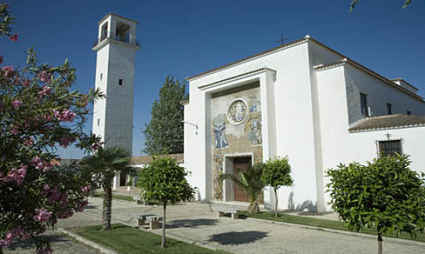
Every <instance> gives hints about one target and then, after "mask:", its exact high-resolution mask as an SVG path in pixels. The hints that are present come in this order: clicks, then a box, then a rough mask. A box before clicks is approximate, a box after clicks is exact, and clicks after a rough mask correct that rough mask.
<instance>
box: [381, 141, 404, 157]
mask: <svg viewBox="0 0 425 254" xmlns="http://www.w3.org/2000/svg"><path fill="white" fill-rule="evenodd" d="M395 154H401V140H386V141H379V156H381V157H382V156H393V155H395Z"/></svg>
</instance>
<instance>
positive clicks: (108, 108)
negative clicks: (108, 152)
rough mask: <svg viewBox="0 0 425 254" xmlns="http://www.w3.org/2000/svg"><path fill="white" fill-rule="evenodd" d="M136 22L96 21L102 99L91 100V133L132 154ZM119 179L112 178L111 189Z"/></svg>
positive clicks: (108, 17)
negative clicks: (92, 105)
mask: <svg viewBox="0 0 425 254" xmlns="http://www.w3.org/2000/svg"><path fill="white" fill-rule="evenodd" d="M138 49H139V46H138V44H137V42H136V22H135V21H133V20H130V19H127V18H124V17H121V16H118V15H115V14H108V15H106V16H105V17H104V18H103V19H101V21H99V32H98V39H97V42H96V44H95V46H94V47H93V50H94V51H96V53H97V57H96V81H95V87H96V89H100V91H102V93H103V94H104V95H105V97H104V98H102V99H99V100H97V101H95V103H94V108H93V125H92V132H93V134H96V135H98V136H100V137H101V138H102V141H103V142H104V146H108V147H111V146H119V147H122V148H123V149H125V150H126V151H128V152H129V154H131V153H132V140H133V136H132V133H133V131H132V129H133V104H134V58H135V54H136V51H137V50H138ZM119 182H120V178H119V176H116V177H115V179H114V184H113V187H114V189H115V188H116V187H117V186H119Z"/></svg>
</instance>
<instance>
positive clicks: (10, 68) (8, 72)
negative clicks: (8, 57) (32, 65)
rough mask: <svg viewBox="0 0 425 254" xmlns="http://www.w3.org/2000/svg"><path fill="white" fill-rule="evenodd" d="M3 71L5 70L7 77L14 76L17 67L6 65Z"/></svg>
mask: <svg viewBox="0 0 425 254" xmlns="http://www.w3.org/2000/svg"><path fill="white" fill-rule="evenodd" d="M1 69H2V71H4V75H5V76H6V77H10V76H12V74H13V72H14V71H15V69H14V68H13V66H10V65H9V66H4V67H3V68H1Z"/></svg>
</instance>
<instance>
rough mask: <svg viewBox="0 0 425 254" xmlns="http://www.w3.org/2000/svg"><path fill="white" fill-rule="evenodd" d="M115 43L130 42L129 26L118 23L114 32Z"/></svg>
mask: <svg viewBox="0 0 425 254" xmlns="http://www.w3.org/2000/svg"><path fill="white" fill-rule="evenodd" d="M115 35H116V39H117V41H122V42H126V43H129V42H130V26H129V25H128V24H125V23H118V24H117V30H116V32H115Z"/></svg>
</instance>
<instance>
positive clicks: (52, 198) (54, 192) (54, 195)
mask: <svg viewBox="0 0 425 254" xmlns="http://www.w3.org/2000/svg"><path fill="white" fill-rule="evenodd" d="M61 197H62V193H61V192H60V191H58V188H57V187H55V188H53V189H51V190H50V192H49V196H48V197H47V199H48V201H49V203H51V204H53V203H55V202H56V201H59V200H60V199H61Z"/></svg>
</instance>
